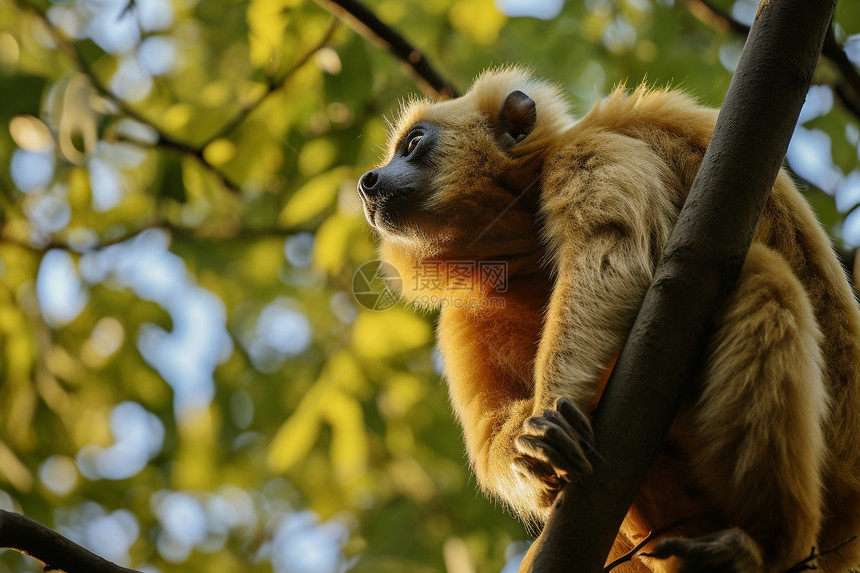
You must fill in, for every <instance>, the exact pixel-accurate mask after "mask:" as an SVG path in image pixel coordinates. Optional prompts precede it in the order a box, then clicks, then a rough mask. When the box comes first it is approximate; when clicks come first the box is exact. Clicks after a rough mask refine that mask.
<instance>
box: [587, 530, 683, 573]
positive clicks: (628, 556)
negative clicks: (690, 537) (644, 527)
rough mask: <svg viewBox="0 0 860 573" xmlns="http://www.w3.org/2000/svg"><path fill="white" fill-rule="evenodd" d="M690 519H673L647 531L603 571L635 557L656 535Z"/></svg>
mask: <svg viewBox="0 0 860 573" xmlns="http://www.w3.org/2000/svg"><path fill="white" fill-rule="evenodd" d="M690 521H691V520H690V519H689V518H686V517H684V518H681V519H678V520H676V521H673V522H672V523H670V524H669V525H664V526H663V527H660V528H658V529H655V530H653V531H651V532H650V533H648V535H646V536H645V539H643V540H642V541H640V542H639V543H638V544H637V545H636V547H634V548H633V549H631V550H630V551H628V552H627V553H625V554H624V555H622V556H621V557H619V558H618V559H616V560H615V561H613V562H612V563H610V564H609V565H607V566H606V567H604V568H603V573H609V572H610V571H612V570H613V569H615V568H616V567H618V566H619V565H621V564H622V563H627V562H628V561H630V560H631V559H633V558H634V557H637V556H638V555H640V553H639V551H640V550H641V549H642V548H643V547H645V546H646V545H648V544H649V543H651V542H652V541H654V540H655V539H657V537H659V536H661V535H663V534H664V533H668V532H669V531H672V530H673V529H675V528H676V527H681V526H682V525H685V524H687V523H689V522H690Z"/></svg>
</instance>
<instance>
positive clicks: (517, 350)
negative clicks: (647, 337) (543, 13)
mask: <svg viewBox="0 0 860 573" xmlns="http://www.w3.org/2000/svg"><path fill="white" fill-rule="evenodd" d="M513 90H521V91H523V92H525V93H526V94H528V96H530V97H531V98H532V99H533V100H534V101H535V102H536V105H537V108H536V109H537V123H536V125H535V126H534V129H533V131H531V133H529V134H528V136H527V137H526V138H525V139H524V140H522V141H521V142H519V143H517V144H516V145H514V146H513V147H512V148H510V149H505V148H501V147H500V146H499V145H497V143H496V141H495V140H494V138H493V129H494V122H495V121H497V118H498V116H499V109H500V107H501V106H502V102H503V100H504V99H505V97H506V95H507V94H508V93H510V92H511V91H513ZM715 118H716V111H715V110H711V109H706V108H703V107H700V106H698V105H696V104H695V103H694V102H693V101H692V100H691V98H689V97H688V96H686V95H684V94H682V93H680V92H676V91H668V90H650V89H646V88H644V87H640V88H638V89H636V90H635V91H634V92H633V93H631V94H628V93H626V92H625V91H624V90H623V89H617V90H616V91H614V92H613V93H612V94H611V95H610V96H609V97H607V98H606V99H604V100H602V101H601V102H599V103H598V104H597V105H596V106H595V107H594V108H593V109H592V110H591V111H590V112H589V113H588V114H587V115H586V116H585V117H583V118H582V119H580V120H579V121H577V122H574V121H573V120H572V118H570V117H569V116H568V115H567V111H566V105H565V102H564V99H563V97H561V95H560V94H559V93H558V91H557V90H556V89H555V88H553V87H552V86H549V85H547V84H544V83H541V82H538V81H535V80H533V79H531V78H530V77H529V75H528V74H527V73H525V72H523V71H522V70H519V69H507V70H500V71H492V72H487V73H485V74H484V75H482V76H481V77H480V78H479V79H478V80H477V81H476V82H475V84H474V86H473V87H472V89H471V90H470V91H469V92H468V93H467V94H466V95H465V96H464V97H462V98H460V99H457V100H452V101H446V102H441V103H430V102H427V101H413V102H411V103H409V104H408V105H406V106H405V108H404V109H403V111H402V115H401V118H400V121H399V122H398V124H397V127H396V128H395V129H394V130H393V132H392V135H391V139H390V145H389V147H390V152H389V154H388V159H390V158H391V157H392V156H393V154H394V153H395V149H396V147H397V145H398V144H399V143H398V142H400V141H402V139H403V137H404V134H405V133H406V131H407V130H408V129H409V128H410V126H412V125H413V124H414V123H415V122H417V121H424V122H430V123H432V124H434V125H437V126H439V128H440V129H441V134H442V135H441V138H440V142H439V144H438V147H437V148H436V152H435V153H436V155H434V156H433V157H434V159H433V161H434V165H436V166H437V167H438V169H436V170H435V172H434V175H433V176H432V178H431V180H430V181H428V182H427V185H428V186H429V188H430V189H431V190H432V195H431V196H430V199H428V200H426V201H425V203H424V204H423V205H422V209H421V211H420V213H419V215H418V216H417V217H416V218H415V219H414V220H411V221H410V223H409V228H408V230H407V231H405V232H400V233H388V232H386V231H384V230H383V231H382V232H381V235H382V243H381V252H382V255H383V257H384V258H385V259H386V260H388V261H389V262H391V263H392V264H394V265H395V266H396V267H397V268H398V270H399V272H400V273H401V275H402V276H403V277H404V279H405V280H404V284H405V287H406V290H405V292H404V295H405V296H406V297H407V298H410V297H411V298H413V299H416V300H417V299H419V298H420V297H421V296H422V295H424V294H427V292H426V289H425V290H421V289H419V290H414V289H410V286H409V285H410V284H412V283H411V281H409V280H408V279H406V277H411V276H413V275H414V273H415V272H416V270H415V269H416V265H420V263H422V262H423V261H429V260H432V261H449V260H470V261H505V262H507V264H508V274H509V279H508V286H507V290H506V292H496V291H494V289H493V286H492V285H487V284H482V283H481V281H480V280H477V282H476V284H475V285H474V287H473V288H472V289H471V290H467V291H463V290H459V291H456V292H455V291H453V290H452V289H450V288H449V287H450V285H448V284H445V283H439V284H436V285H434V286H433V287H426V288H430V289H431V290H433V294H435V295H436V296H438V297H440V299H441V300H443V308H442V311H441V315H440V318H439V335H438V338H439V347H440V349H441V352H442V354H443V356H444V359H445V373H446V378H447V380H448V383H449V388H450V396H451V402H452V405H453V408H454V411H455V412H456V414H457V417H458V418H459V420H460V423H461V424H462V426H463V431H464V435H465V441H466V448H467V451H468V454H469V459H470V460H471V463H472V466H473V469H474V471H475V473H476V475H477V477H478V481H479V483H480V484H481V487H482V488H483V489H484V490H485V491H486V492H488V493H489V494H491V495H493V496H495V497H498V498H499V499H501V500H503V501H504V502H505V503H506V504H508V505H509V506H510V507H511V508H512V509H513V511H515V512H516V513H517V514H518V515H520V516H521V517H522V518H524V519H526V520H535V521H540V520H542V519H543V518H544V517H545V515H546V512H547V511H548V508H549V506H550V504H551V502H552V500H553V498H554V495H555V493H556V490H555V484H554V483H552V480H550V481H549V482H548V481H547V480H546V479H540V476H537V477H535V476H530V475H528V474H523V472H516V471H513V470H512V466H513V465H514V464H515V461H516V460H517V458H518V457H521V456H522V455H523V449H522V447H519V446H517V443H518V442H517V439H518V437H520V436H523V435H528V434H530V433H531V432H533V430H532V429H530V428H531V427H530V426H528V425H526V420H527V419H529V418H530V417H532V416H540V415H541V414H542V412H544V410H545V409H551V408H552V407H553V404H554V402H555V400H556V398H558V397H559V396H565V397H567V398H570V399H571V400H572V401H573V403H574V404H575V405H576V406H577V407H578V409H579V410H581V411H583V412H584V413H585V414H590V409H591V407H592V405H593V401H594V399H595V395H596V393H597V392H598V391H599V388H598V386H599V383H600V380H601V379H602V377H603V376H604V374H605V371H606V369H607V367H608V365H610V364H611V362H612V360H613V359H614V357H615V356H616V355H617V354H618V352H619V350H620V348H621V345H622V342H623V340H624V338H625V337H626V336H627V333H628V330H629V328H630V326H631V323H632V321H633V318H634V316H635V313H636V311H637V309H638V307H639V305H640V303H641V301H642V297H643V295H644V292H645V289H646V288H647V287H648V285H649V284H650V281H651V278H652V273H653V271H654V267H655V265H656V263H657V262H658V261H659V259H660V256H661V253H662V248H663V246H664V244H665V242H666V240H667V238H668V236H669V233H670V231H671V229H672V226H673V225H674V223H675V220H676V217H677V214H678V211H679V210H680V208H681V206H682V205H683V203H684V200H685V198H686V195H687V192H688V190H689V188H690V185H691V183H692V180H693V178H694V176H695V173H696V170H697V168H698V165H699V163H700V161H701V158H702V155H703V153H704V150H705V147H706V146H707V144H708V141H709V139H710V135H711V131H712V128H713V125H714V121H715ZM487 296H495V297H499V296H500V297H503V298H504V303H505V304H504V308H457V306H463V305H462V304H458V303H459V302H462V301H463V300H464V299H467V298H470V297H471V298H475V297H487ZM858 335H860V312H858V307H857V304H856V301H855V299H854V297H853V294H852V292H851V290H850V287H849V285H848V284H847V281H846V279H845V277H844V274H843V271H842V269H841V267H840V265H839V264H838V262H837V260H836V258H835V257H834V255H833V253H832V250H831V246H830V243H829V241H828V239H827V237H826V236H825V234H824V232H823V231H822V230H821V228H820V227H819V225H818V223H817V221H816V220H815V217H814V215H813V214H812V212H811V210H810V208H809V207H808V206H807V204H806V203H805V201H804V200H803V198H802V197H801V196H800V194H799V193H798V191H797V190H796V189H795V187H794V185H793V184H792V182H791V181H790V179H789V178H788V176H787V175H785V174H784V173H781V174H780V175H779V178H778V179H777V182H776V184H775V185H774V189H773V192H772V193H771V196H770V199H769V200H768V203H767V206H766V208H765V211H764V214H763V216H762V220H761V222H760V223H759V226H758V228H757V231H756V233H755V236H754V239H753V246H752V248H751V250H750V253H749V257H748V259H747V261H746V264H745V266H744V268H743V271H742V274H741V277H740V280H739V282H738V285H737V287H736V289H735V291H734V292H733V293H732V295H731V296H730V299H729V300H728V301H727V302H726V303H725V305H724V307H723V309H722V311H721V312H720V313H719V316H718V320H717V324H716V325H715V330H714V333H713V336H712V338H711V342H710V347H709V353H708V358H707V361H706V362H707V363H706V365H705V367H704V370H703V372H702V374H701V377H700V378H701V379H700V381H699V390H698V392H697V394H696V396H695V397H693V398H691V399H690V400H689V401H688V402H689V403H688V404H686V405H685V406H684V408H683V410H682V412H681V414H680V415H679V416H678V418H677V420H676V423H675V425H674V427H673V430H672V432H671V433H670V438H669V440H668V444H667V446H666V448H665V449H664V453H663V454H661V456H660V458H659V459H658V461H657V462H656V464H655V466H654V467H653V469H652V470H651V473H650V474H649V477H648V478H647V480H646V483H645V485H644V486H643V488H642V492H641V493H640V496H639V498H638V499H637V501H636V503H635V504H634V506H633V507H632V508H631V510H630V513H629V514H628V516H627V518H626V520H625V522H624V525H623V527H622V530H621V532H620V533H619V537H618V540H617V542H616V547H615V548H614V550H613V555H617V554H620V553H622V552H623V551H625V550H626V548H629V547H631V546H632V544H633V543H635V542H637V541H639V540H641V539H642V538H643V537H644V535H645V534H646V533H647V532H648V531H649V530H650V529H652V528H657V527H660V526H663V525H666V524H667V523H670V522H671V521H673V520H675V519H677V518H679V517H687V518H693V517H697V516H700V515H705V514H707V515H710V516H711V517H709V518H708V519H704V520H699V521H697V522H691V523H690V525H689V527H688V528H687V529H686V531H683V533H684V534H685V535H686V536H690V537H697V536H700V535H705V534H709V533H714V532H717V531H720V530H723V529H725V528H728V527H736V528H739V529H736V530H732V532H733V533H732V535H729V536H724V537H720V538H718V539H717V541H716V542H715V543H716V544H717V545H720V544H722V546H726V547H728V546H731V547H735V545H732V544H733V543H736V542H737V540H738V539H740V540H741V542H737V544H736V545H737V547H735V549H736V550H737V552H738V557H737V559H736V560H735V562H734V563H735V565H736V566H737V567H739V568H741V569H742V570H749V571H762V572H764V571H768V572H770V571H774V572H775V571H782V570H785V569H786V568H788V567H789V566H790V565H791V564H793V563H795V562H797V561H798V560H800V559H801V558H803V557H805V556H806V555H807V554H808V553H809V551H810V549H811V548H812V546H815V547H818V548H821V547H825V548H826V547H829V546H833V545H835V544H837V543H838V542H840V541H842V540H843V539H845V538H847V537H849V536H851V535H855V534H858V533H860V440H858V432H860V347H858ZM677 534H678V531H674V532H672V533H671V535H677ZM731 547H729V549H728V550H729V551H732V549H731ZM741 554H742V555H741ZM858 564H860V543H853V544H849V545H847V546H846V547H845V548H843V549H842V550H841V551H840V552H838V553H835V554H831V555H827V556H825V557H824V558H822V559H821V560H820V563H819V566H820V568H821V570H822V571H827V572H832V571H845V570H846V569H847V568H849V567H856V566H858ZM677 565H678V561H676V560H672V559H670V560H668V561H662V560H657V559H653V558H637V559H634V560H633V561H632V562H631V563H629V564H628V565H626V566H625V568H626V570H631V571H632V570H648V569H652V570H663V569H668V570H673V568H674V567H676V566H677ZM619 570H622V569H619Z"/></svg>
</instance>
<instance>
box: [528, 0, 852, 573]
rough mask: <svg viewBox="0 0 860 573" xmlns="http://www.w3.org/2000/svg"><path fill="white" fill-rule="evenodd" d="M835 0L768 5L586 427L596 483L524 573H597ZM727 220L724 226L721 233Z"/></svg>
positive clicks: (763, 194)
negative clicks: (590, 435)
mask: <svg viewBox="0 0 860 573" xmlns="http://www.w3.org/2000/svg"><path fill="white" fill-rule="evenodd" d="M834 5H835V0H827V1H821V2H809V1H808V0H779V1H773V0H770V1H769V0H764V1H763V2H762V3H761V4H760V6H759V12H758V15H757V16H756V21H755V22H754V24H753V26H752V29H751V31H750V35H749V37H748V38H747V42H746V45H745V47H744V51H743V54H742V55H741V60H740V62H739V64H738V67H737V70H736V72H735V75H734V77H733V78H732V82H731V85H730V86H729V91H728V94H727V95H726V99H725V102H724V103H723V107H722V110H721V111H720V115H719V118H718V120H717V124H716V128H715V130H714V135H713V138H712V140H711V143H710V145H709V147H708V150H707V152H706V153H705V157H704V159H703V161H702V165H701V168H700V169H699V173H698V175H697V176H696V180H695V182H694V183H693V187H692V189H691V191H690V195H689V197H688V199H687V201H686V203H685V205H684V208H683V210H682V211H681V214H680V216H679V219H678V222H677V224H676V226H675V228H674V230H673V232H672V235H671V237H670V239H669V243H668V244H667V246H666V250H665V254H664V255H663V259H662V260H661V261H660V264H659V265H658V267H657V270H656V272H655V279H654V282H653V283H652V285H651V287H650V288H649V290H648V292H647V294H646V296H645V299H644V302H643V304H642V308H641V309H640V311H639V314H638V316H637V318H636V322H635V324H634V326H633V329H632V331H631V334H630V337H629V338H628V340H627V342H626V343H625V346H624V349H623V350H622V352H621V355H620V357H619V359H618V363H617V364H616V366H615V369H614V371H613V375H612V378H611V379H610V382H609V384H608V385H607V388H606V391H605V392H604V394H603V398H602V400H601V401H600V405H599V407H598V408H597V411H596V412H595V416H594V419H593V426H594V433H595V442H596V448H597V450H598V451H599V452H600V454H601V455H602V456H603V457H604V458H605V460H606V461H605V462H601V461H599V460H598V459H597V458H596V457H594V456H592V457H593V459H592V460H591V461H592V464H593V466H594V474H593V475H592V477H591V479H590V480H589V481H588V483H587V484H585V486H583V487H582V488H581V489H577V488H576V487H575V486H570V485H569V486H566V487H565V488H564V489H563V490H562V492H561V493H560V494H559V497H558V499H557V500H556V503H555V506H554V508H553V511H552V513H551V515H550V518H549V521H548V522H547V524H546V526H545V527H544V530H543V532H542V533H541V535H540V537H539V538H538V539H537V541H536V542H535V543H534V544H533V545H532V547H531V549H530V550H529V553H528V554H527V555H526V558H525V559H524V560H523V564H522V565H521V569H520V570H521V571H522V572H540V573H556V572H561V571H565V572H569V571H571V570H574V571H578V572H584V573H597V572H598V571H601V570H602V568H603V566H604V563H605V561H606V556H607V554H608V553H609V550H610V548H611V546H612V543H613V541H614V539H615V536H616V535H617V533H618V528H619V527H620V524H621V521H622V520H623V518H624V516H625V514H626V513H627V511H628V509H629V508H630V505H631V503H632V502H633V500H634V498H635V496H636V493H637V491H638V489H639V486H640V484H641V483H642V481H643V479H644V477H645V474H646V473H647V471H648V468H649V467H650V465H651V463H652V461H653V460H654V458H655V456H656V455H657V453H658V451H659V449H660V446H661V443H662V441H663V439H664V437H665V436H666V434H667V432H668V430H669V427H670V426H671V424H672V421H673V419H674V417H675V415H676V414H677V412H678V408H679V406H680V404H681V401H682V399H683V396H684V393H685V390H686V387H687V385H688V381H689V380H690V379H691V377H692V376H693V374H694V372H695V371H696V367H697V365H698V364H699V362H700V358H701V355H702V352H703V349H704V346H705V342H706V340H707V335H708V325H709V324H710V321H711V318H712V316H713V312H714V310H715V309H716V308H717V306H718V304H719V303H720V301H721V300H722V299H723V298H724V297H725V294H726V293H727V292H728V291H729V289H730V288H731V286H732V284H733V283H734V281H735V280H736V279H737V275H738V273H739V271H740V269H741V266H742V265H743V261H744V259H745V257H746V253H747V251H748V249H749V244H750V240H751V238H752V235H753V231H754V229H755V226H756V223H757V221H758V217H759V214H760V213H761V210H762V208H763V206H764V204H765V202H766V199H767V196H768V193H769V191H770V188H771V187H772V185H773V182H774V179H775V178H776V175H777V173H778V171H779V168H780V165H781V164H782V159H783V157H784V155H785V152H786V149H787V148H788V142H789V140H790V139H791V135H792V132H793V130H794V126H795V123H796V122H797V118H798V115H799V114H800V108H801V107H802V105H803V101H804V99H805V97H806V93H807V91H808V89H809V85H810V83H811V81H812V76H813V73H814V71H815V64H816V61H817V60H818V55H819V52H820V50H821V46H822V44H823V42H824V36H825V33H826V31H827V26H828V24H829V22H830V18H831V16H832V14H833V8H834ZM727 222H731V223H732V224H726V223H727Z"/></svg>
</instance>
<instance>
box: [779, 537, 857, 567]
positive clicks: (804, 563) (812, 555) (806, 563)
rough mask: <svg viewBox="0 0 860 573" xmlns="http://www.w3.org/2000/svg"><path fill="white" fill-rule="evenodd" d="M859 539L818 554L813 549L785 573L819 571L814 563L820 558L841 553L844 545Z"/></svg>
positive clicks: (845, 541)
mask: <svg viewBox="0 0 860 573" xmlns="http://www.w3.org/2000/svg"><path fill="white" fill-rule="evenodd" d="M855 539H857V536H856V535H854V536H853V537H849V538H848V539H846V540H844V541H842V542H840V543H838V544H837V545H835V546H833V547H831V548H830V549H825V550H824V551H820V552H817V553H816V551H815V547H813V548H812V551H810V552H809V556H808V557H805V558H803V559H801V560H800V561H798V562H797V563H795V564H794V565H792V566H791V567H790V568H789V569H787V570H786V571H785V573H800V572H801V571H815V570H816V569H818V565H814V564H813V563H812V562H813V561H814V560H815V559H818V558H819V557H822V556H824V555H827V554H828V553H833V552H834V551H839V550H840V549H841V548H842V547H843V546H844V545H847V544H849V543H851V542H852V541H854V540H855Z"/></svg>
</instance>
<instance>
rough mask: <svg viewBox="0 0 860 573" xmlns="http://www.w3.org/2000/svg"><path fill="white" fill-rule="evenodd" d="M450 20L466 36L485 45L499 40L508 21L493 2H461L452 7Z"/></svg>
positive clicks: (480, 0)
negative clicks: (500, 33) (501, 31)
mask: <svg viewBox="0 0 860 573" xmlns="http://www.w3.org/2000/svg"><path fill="white" fill-rule="evenodd" d="M448 18H449V19H450V21H451V25H452V26H454V28H456V29H457V30H459V31H460V32H461V33H462V34H463V35H464V36H467V37H468V38H470V39H472V40H473V41H475V42H477V43H479V44H485V45H489V44H492V43H493V42H495V41H496V40H497V39H498V37H499V31H500V30H501V29H502V26H504V25H505V20H506V18H505V15H504V14H502V13H501V12H499V10H498V9H497V8H496V5H495V4H494V3H493V0H459V1H458V2H456V3H455V4H454V5H453V6H452V7H451V12H450V13H449V15H448Z"/></svg>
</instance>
